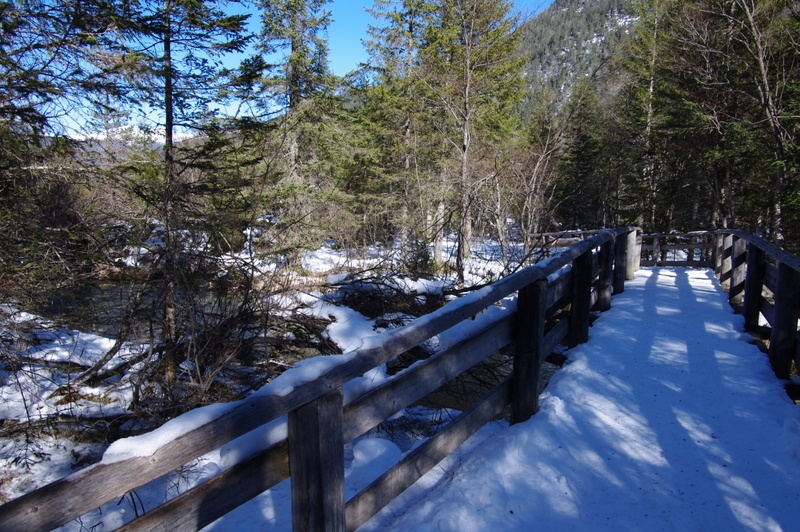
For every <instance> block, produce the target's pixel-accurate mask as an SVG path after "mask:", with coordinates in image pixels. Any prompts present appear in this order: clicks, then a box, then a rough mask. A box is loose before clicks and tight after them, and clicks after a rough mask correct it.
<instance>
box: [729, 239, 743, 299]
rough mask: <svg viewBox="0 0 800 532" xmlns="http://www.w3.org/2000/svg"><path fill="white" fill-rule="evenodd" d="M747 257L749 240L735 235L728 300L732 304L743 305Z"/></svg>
mask: <svg viewBox="0 0 800 532" xmlns="http://www.w3.org/2000/svg"><path fill="white" fill-rule="evenodd" d="M746 257H747V242H746V241H744V240H742V239H741V238H739V237H736V236H734V237H733V249H732V251H731V285H730V289H729V291H728V301H729V302H730V303H731V305H741V304H742V301H743V294H744V280H745V267H746V265H747V259H746Z"/></svg>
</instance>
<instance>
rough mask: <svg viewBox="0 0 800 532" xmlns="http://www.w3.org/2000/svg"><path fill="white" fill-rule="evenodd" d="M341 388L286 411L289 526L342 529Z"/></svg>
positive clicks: (310, 530)
mask: <svg viewBox="0 0 800 532" xmlns="http://www.w3.org/2000/svg"><path fill="white" fill-rule="evenodd" d="M342 417H343V414H342V390H341V388H337V389H336V390H333V391H331V392H330V393H327V394H325V395H323V396H322V397H319V398H318V399H316V400H314V401H312V402H310V403H308V404H305V405H303V406H301V407H300V408H298V409H297V410H293V411H291V412H289V472H290V474H291V477H292V482H291V484H292V490H291V491H292V530H294V531H296V532H301V531H302V532H317V531H319V532H322V531H326V532H343V531H344V529H345V511H344V438H343V436H342V435H343V428H342V427H343V421H342Z"/></svg>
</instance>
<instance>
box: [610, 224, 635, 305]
mask: <svg viewBox="0 0 800 532" xmlns="http://www.w3.org/2000/svg"><path fill="white" fill-rule="evenodd" d="M632 232H634V233H635V231H632ZM629 236H630V233H628V234H625V233H623V234H621V235H617V238H616V239H615V242H614V293H615V294H621V293H622V292H624V291H625V278H626V277H627V271H628V268H627V267H628V253H634V252H635V251H636V247H635V246H634V247H632V248H629V247H628V238H629Z"/></svg>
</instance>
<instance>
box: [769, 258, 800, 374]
mask: <svg viewBox="0 0 800 532" xmlns="http://www.w3.org/2000/svg"><path fill="white" fill-rule="evenodd" d="M798 298H800V274H798V272H796V271H795V270H793V269H792V268H791V267H789V266H787V265H786V264H784V263H781V264H780V265H779V266H778V285H777V286H776V287H775V318H774V319H773V323H772V334H771V335H770V338H769V358H770V361H771V362H772V368H773V369H774V370H775V375H777V376H778V378H779V379H788V378H789V372H790V370H791V367H792V359H793V358H794V354H795V344H796V341H797V340H796V338H797V320H798V318H800V312H798Z"/></svg>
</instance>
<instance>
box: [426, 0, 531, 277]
mask: <svg viewBox="0 0 800 532" xmlns="http://www.w3.org/2000/svg"><path fill="white" fill-rule="evenodd" d="M510 7H511V5H510V3H508V2H495V1H493V0H465V1H461V0H454V1H450V0H446V1H445V2H443V3H442V4H441V6H440V9H439V12H438V13H437V18H436V20H435V22H434V23H433V24H432V25H430V26H429V27H428V28H427V31H426V35H425V44H424V46H423V48H422V50H421V52H420V55H421V60H422V74H421V75H422V76H423V80H424V82H425V85H426V88H427V91H428V93H429V98H430V102H431V103H430V104H429V105H430V106H431V108H432V109H436V110H437V111H436V112H435V113H434V119H435V120H437V128H438V129H439V133H440V134H441V135H442V138H443V140H444V142H445V143H446V145H447V148H448V150H451V152H452V153H453V154H454V157H453V162H454V163H455V164H454V165H453V166H454V168H453V172H454V174H455V189H456V212H457V217H458V220H459V227H458V231H457V234H458V251H457V255H456V263H457V264H456V269H457V274H458V277H459V281H460V282H463V281H464V273H465V272H464V269H465V265H464V260H465V259H466V258H467V257H469V255H470V240H471V239H472V223H473V209H474V201H475V200H476V198H477V190H478V187H479V186H480V182H481V180H482V178H483V177H484V176H483V175H481V174H482V173H484V172H486V171H487V168H486V167H485V166H484V168H483V169H481V167H480V165H479V162H481V157H480V155H479V153H480V151H479V150H481V149H482V148H483V147H486V146H489V145H491V144H492V143H499V142H502V140H503V139H507V138H508V137H507V136H508V135H509V134H513V133H512V131H511V130H512V122H511V121H510V119H511V118H512V117H513V111H512V110H513V107H514V105H515V104H516V102H518V101H519V100H520V98H521V97H522V87H521V82H522V68H521V60H520V57H519V56H518V55H517V54H516V51H517V49H518V42H519V41H518V33H517V32H516V31H515V30H516V24H517V20H516V19H515V18H513V17H511V16H510V15H509V12H510ZM490 167H491V166H490Z"/></svg>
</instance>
